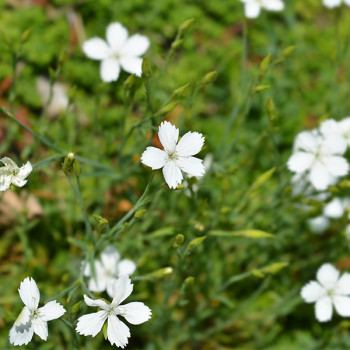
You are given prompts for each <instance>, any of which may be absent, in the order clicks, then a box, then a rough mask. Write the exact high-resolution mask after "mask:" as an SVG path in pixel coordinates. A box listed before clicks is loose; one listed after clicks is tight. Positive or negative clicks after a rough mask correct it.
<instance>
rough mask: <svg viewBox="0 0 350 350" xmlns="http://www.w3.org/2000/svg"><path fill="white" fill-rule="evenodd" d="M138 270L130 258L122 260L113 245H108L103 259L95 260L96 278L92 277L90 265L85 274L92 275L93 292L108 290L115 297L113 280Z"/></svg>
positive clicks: (90, 284) (90, 287) (102, 256)
mask: <svg viewBox="0 0 350 350" xmlns="http://www.w3.org/2000/svg"><path fill="white" fill-rule="evenodd" d="M135 270H136V264H135V263H134V262H133V261H131V260H129V259H123V260H120V255H119V253H118V252H117V250H116V249H115V248H114V247H113V246H108V247H107V248H106V249H105V250H104V251H103V252H102V253H101V260H95V272H96V279H94V278H93V277H92V273H91V269H90V265H89V264H87V265H86V267H85V271H84V275H85V276H88V277H91V278H90V280H89V289H90V290H91V291H92V292H103V291H104V290H107V293H108V295H109V296H110V297H113V282H114V280H115V279H116V278H117V277H119V276H121V275H126V276H130V275H132V274H133V273H134V272H135Z"/></svg>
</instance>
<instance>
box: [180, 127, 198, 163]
mask: <svg viewBox="0 0 350 350" xmlns="http://www.w3.org/2000/svg"><path fill="white" fill-rule="evenodd" d="M203 145H204V137H203V135H202V134H200V133H198V132H188V133H186V134H185V135H184V136H182V137H181V139H180V141H179V143H178V144H177V146H176V153H177V155H178V156H181V157H188V156H194V155H195V154H197V153H198V152H199V151H200V150H201V149H202V147H203Z"/></svg>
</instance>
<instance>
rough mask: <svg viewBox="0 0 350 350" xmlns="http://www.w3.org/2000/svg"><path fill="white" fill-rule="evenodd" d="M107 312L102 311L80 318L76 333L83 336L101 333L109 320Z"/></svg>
mask: <svg viewBox="0 0 350 350" xmlns="http://www.w3.org/2000/svg"><path fill="white" fill-rule="evenodd" d="M107 316H108V314H107V312H106V311H104V310H102V311H99V312H94V313H92V314H88V315H84V316H81V317H79V318H78V323H77V327H76V331H77V332H78V333H79V334H81V335H92V336H93V337H95V336H96V334H97V333H99V332H100V331H101V329H102V327H103V324H104V323H105V321H106V319H107Z"/></svg>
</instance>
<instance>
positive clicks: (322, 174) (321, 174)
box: [310, 162, 333, 190]
mask: <svg viewBox="0 0 350 350" xmlns="http://www.w3.org/2000/svg"><path fill="white" fill-rule="evenodd" d="M332 179H333V177H332V176H331V175H330V174H329V172H328V170H327V168H326V167H325V166H324V165H323V164H321V163H320V162H316V163H314V165H313V166H312V168H311V172H310V181H311V183H312V185H313V186H314V187H315V188H316V189H317V190H325V189H326V188H327V187H328V186H329V185H330V184H331V183H332Z"/></svg>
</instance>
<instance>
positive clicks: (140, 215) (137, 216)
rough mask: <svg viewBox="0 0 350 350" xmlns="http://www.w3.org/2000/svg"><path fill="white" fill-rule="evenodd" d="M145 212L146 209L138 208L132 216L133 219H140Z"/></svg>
mask: <svg viewBox="0 0 350 350" xmlns="http://www.w3.org/2000/svg"><path fill="white" fill-rule="evenodd" d="M145 213H146V209H140V210H138V211H137V212H136V213H135V215H134V217H135V219H142V218H143V217H144V216H145Z"/></svg>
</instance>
